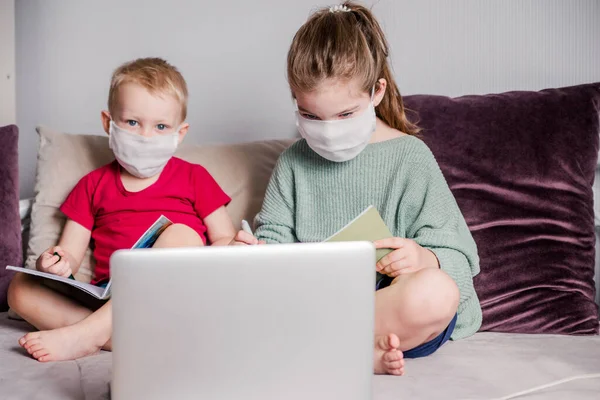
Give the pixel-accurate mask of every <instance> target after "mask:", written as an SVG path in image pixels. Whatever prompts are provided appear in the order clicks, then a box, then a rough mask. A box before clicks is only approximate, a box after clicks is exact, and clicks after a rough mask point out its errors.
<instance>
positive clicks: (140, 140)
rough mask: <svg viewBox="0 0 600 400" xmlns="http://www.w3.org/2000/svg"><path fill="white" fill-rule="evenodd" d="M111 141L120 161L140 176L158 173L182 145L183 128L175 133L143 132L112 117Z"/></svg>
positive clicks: (109, 139) (109, 141)
mask: <svg viewBox="0 0 600 400" xmlns="http://www.w3.org/2000/svg"><path fill="white" fill-rule="evenodd" d="M108 145H109V146H110V148H111V150H112V151H113V153H114V154H115V158H116V159H117V161H118V162H119V164H120V165H121V166H122V167H123V168H125V170H126V171H127V172H129V173H130V174H131V175H133V176H136V177H138V178H150V177H153V176H156V175H158V174H159V173H160V172H161V171H162V170H163V168H164V167H165V165H167V163H168V162H169V160H170V159H171V157H173V154H175V151H176V150H177V146H178V145H179V129H177V130H175V132H174V133H167V134H160V135H155V136H152V137H147V136H141V135H137V134H135V133H131V132H129V131H127V130H126V129H123V128H120V127H119V126H118V125H117V124H115V123H114V122H113V121H110V128H109V137H108Z"/></svg>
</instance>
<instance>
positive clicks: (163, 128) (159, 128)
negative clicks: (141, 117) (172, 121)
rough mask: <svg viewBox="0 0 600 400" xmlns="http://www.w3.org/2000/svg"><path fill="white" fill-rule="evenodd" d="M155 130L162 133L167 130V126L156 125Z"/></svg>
mask: <svg viewBox="0 0 600 400" xmlns="http://www.w3.org/2000/svg"><path fill="white" fill-rule="evenodd" d="M156 128H157V129H158V130H159V131H164V130H165V129H167V126H166V125H165V124H158V125H156Z"/></svg>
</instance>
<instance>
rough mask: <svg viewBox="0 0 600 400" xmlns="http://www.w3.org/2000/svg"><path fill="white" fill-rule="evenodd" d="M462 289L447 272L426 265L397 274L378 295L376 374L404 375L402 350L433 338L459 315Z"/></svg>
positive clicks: (376, 308)
mask: <svg viewBox="0 0 600 400" xmlns="http://www.w3.org/2000/svg"><path fill="white" fill-rule="evenodd" d="M458 302H459V291H458V287H457V286H456V283H455V282H454V281H453V280H452V278H450V276H448V275H447V274H446V273H445V272H444V271H442V270H440V269H434V268H425V269H421V270H419V271H416V272H413V273H409V274H403V275H400V276H398V277H397V278H396V279H394V281H393V282H392V283H391V284H390V286H388V287H386V288H384V289H381V290H378V291H377V292H376V294H375V353H374V369H375V373H376V374H392V375H402V374H403V373H404V356H403V353H402V352H405V351H407V350H411V349H414V348H415V347H417V346H420V345H422V344H424V343H427V342H429V341H430V340H433V339H434V338H436V337H437V336H438V335H440V334H441V333H442V332H444V331H445V330H446V328H447V327H448V324H449V323H450V322H451V321H452V319H453V318H454V316H455V315H456V311H457V308H458Z"/></svg>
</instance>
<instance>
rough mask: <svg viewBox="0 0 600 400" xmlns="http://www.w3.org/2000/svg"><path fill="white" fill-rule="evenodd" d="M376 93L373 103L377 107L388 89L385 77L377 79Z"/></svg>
mask: <svg viewBox="0 0 600 400" xmlns="http://www.w3.org/2000/svg"><path fill="white" fill-rule="evenodd" d="M375 89H376V90H375V93H374V95H373V105H374V106H375V107H377V106H378V105H379V103H381V100H383V96H384V95H385V91H386V89H387V81H386V80H385V79H383V78H381V79H379V80H378V81H377V87H376V88H375Z"/></svg>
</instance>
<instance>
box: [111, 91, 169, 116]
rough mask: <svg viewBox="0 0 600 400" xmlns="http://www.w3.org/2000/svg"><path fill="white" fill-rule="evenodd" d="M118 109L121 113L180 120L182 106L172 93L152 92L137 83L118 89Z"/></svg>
mask: <svg viewBox="0 0 600 400" xmlns="http://www.w3.org/2000/svg"><path fill="white" fill-rule="evenodd" d="M115 106H116V108H117V109H118V111H120V112H128V113H137V114H144V115H150V116H154V117H161V118H165V117H168V118H173V117H174V118H178V117H179V116H180V114H181V105H180V104H179V101H178V100H177V98H176V97H175V96H173V95H171V94H170V93H165V92H158V91H154V92H153V91H150V90H149V89H147V88H145V87H144V86H142V85H139V84H137V83H133V82H131V83H125V84H123V85H121V86H120V87H119V88H118V89H117V96H116V104H115Z"/></svg>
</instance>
